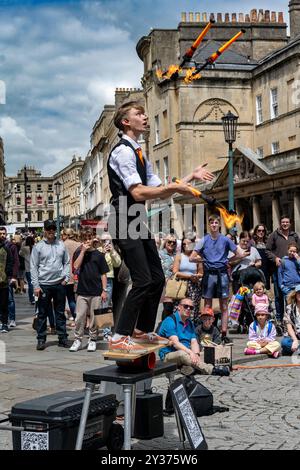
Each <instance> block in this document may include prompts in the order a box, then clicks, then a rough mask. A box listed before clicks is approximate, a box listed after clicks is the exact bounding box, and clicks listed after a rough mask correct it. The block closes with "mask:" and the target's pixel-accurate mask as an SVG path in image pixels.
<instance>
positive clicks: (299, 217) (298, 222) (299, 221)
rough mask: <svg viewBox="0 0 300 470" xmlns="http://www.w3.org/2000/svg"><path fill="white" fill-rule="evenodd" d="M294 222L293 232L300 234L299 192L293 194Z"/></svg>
mask: <svg viewBox="0 0 300 470" xmlns="http://www.w3.org/2000/svg"><path fill="white" fill-rule="evenodd" d="M294 221H295V231H296V232H297V233H298V234H300V192H299V191H295V193H294Z"/></svg>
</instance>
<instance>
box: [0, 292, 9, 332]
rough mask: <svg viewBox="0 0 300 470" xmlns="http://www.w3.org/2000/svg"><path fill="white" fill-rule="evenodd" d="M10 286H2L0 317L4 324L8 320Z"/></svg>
mask: <svg viewBox="0 0 300 470" xmlns="http://www.w3.org/2000/svg"><path fill="white" fill-rule="evenodd" d="M8 295H9V292H8V287H1V289H0V319H1V323H2V324H3V325H7V322H8Z"/></svg>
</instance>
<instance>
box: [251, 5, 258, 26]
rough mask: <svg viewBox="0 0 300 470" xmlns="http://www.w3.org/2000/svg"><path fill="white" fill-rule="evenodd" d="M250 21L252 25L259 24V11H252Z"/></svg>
mask: <svg viewBox="0 0 300 470" xmlns="http://www.w3.org/2000/svg"><path fill="white" fill-rule="evenodd" d="M250 19H251V23H257V10H256V8H254V9H253V10H251V11H250Z"/></svg>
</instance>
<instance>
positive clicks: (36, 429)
mask: <svg viewBox="0 0 300 470" xmlns="http://www.w3.org/2000/svg"><path fill="white" fill-rule="evenodd" d="M84 395H85V391H84V390H80V391H71V392H70V391H67V392H59V393H55V394H53V395H46V396H44V397H39V398H35V399H33V400H28V401H25V402H22V403H18V404H16V405H14V406H13V407H12V410H11V413H10V415H9V420H10V422H11V423H12V425H13V426H20V427H24V431H13V433H12V434H13V449H14V450H72V449H75V444H76V438H77V433H78V426H79V422H80V416H81V410H82V406H83V400H84ZM118 405H119V403H118V401H117V400H116V397H115V395H103V394H100V393H96V394H93V395H92V398H91V402H90V408H89V415H88V419H87V423H86V428H85V434H84V439H83V445H82V448H83V449H99V448H101V447H103V446H107V447H108V448H109V449H110V450H120V449H122V445H123V428H122V426H120V425H118V424H115V423H113V421H114V419H115V417H116V410H117V407H118Z"/></svg>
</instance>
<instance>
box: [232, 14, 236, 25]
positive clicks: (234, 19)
mask: <svg viewBox="0 0 300 470" xmlns="http://www.w3.org/2000/svg"><path fill="white" fill-rule="evenodd" d="M231 21H232V23H236V13H232V15H231Z"/></svg>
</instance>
